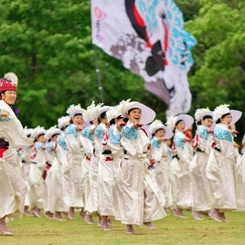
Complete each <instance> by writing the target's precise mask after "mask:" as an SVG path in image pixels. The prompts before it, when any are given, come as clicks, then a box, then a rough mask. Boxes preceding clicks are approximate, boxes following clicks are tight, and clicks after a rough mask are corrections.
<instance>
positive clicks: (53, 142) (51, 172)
mask: <svg viewBox="0 0 245 245" xmlns="http://www.w3.org/2000/svg"><path fill="white" fill-rule="evenodd" d="M60 134H61V130H60V129H58V128H57V127H56V126H54V127H51V128H49V129H48V130H47V131H46V133H45V138H46V139H47V141H48V142H47V144H46V154H47V161H48V163H49V165H48V167H47V169H46V171H47V175H46V178H45V183H46V190H47V191H46V205H45V209H44V213H45V215H46V217H47V218H50V219H52V218H54V214H56V219H59V220H62V216H61V214H60V212H62V211H65V210H64V207H63V206H62V207H61V208H60V207H57V200H62V195H60V194H61V191H62V188H60V186H61V174H59V173H61V172H60V169H61V167H60V163H59V161H58V159H57V155H56V152H57V147H58V144H57V138H58V137H59V135H60ZM53 164H54V166H53ZM57 170H58V176H57ZM62 204H63V203H62ZM56 209H61V210H56Z"/></svg>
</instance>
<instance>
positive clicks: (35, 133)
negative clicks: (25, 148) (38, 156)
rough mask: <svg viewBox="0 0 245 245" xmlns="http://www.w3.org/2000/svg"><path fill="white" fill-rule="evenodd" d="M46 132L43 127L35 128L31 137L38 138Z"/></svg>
mask: <svg viewBox="0 0 245 245" xmlns="http://www.w3.org/2000/svg"><path fill="white" fill-rule="evenodd" d="M45 133H46V130H45V129H44V127H40V126H37V127H36V128H34V129H33V131H32V134H31V137H32V138H34V139H36V138H38V136H39V135H42V134H45Z"/></svg>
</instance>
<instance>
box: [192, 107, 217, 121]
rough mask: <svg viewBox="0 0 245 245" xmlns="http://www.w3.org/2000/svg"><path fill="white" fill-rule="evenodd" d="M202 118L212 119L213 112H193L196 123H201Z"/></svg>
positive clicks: (207, 110)
mask: <svg viewBox="0 0 245 245" xmlns="http://www.w3.org/2000/svg"><path fill="white" fill-rule="evenodd" d="M204 116H211V117H213V112H212V111H210V109H209V108H200V109H197V110H196V112H195V120H196V122H199V121H201V120H202V119H203V117H204Z"/></svg>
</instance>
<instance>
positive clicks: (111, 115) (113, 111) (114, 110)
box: [106, 106, 122, 122]
mask: <svg viewBox="0 0 245 245" xmlns="http://www.w3.org/2000/svg"><path fill="white" fill-rule="evenodd" d="M120 115H122V113H121V112H120V110H119V109H118V106H111V107H110V109H109V110H108V111H107V112H106V116H107V120H108V122H110V121H111V120H112V119H115V118H117V117H119V116H120Z"/></svg>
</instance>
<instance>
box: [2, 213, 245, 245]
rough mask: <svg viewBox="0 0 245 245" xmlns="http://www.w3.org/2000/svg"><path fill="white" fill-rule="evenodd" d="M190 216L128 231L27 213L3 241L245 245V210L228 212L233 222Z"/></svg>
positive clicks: (21, 244) (14, 244) (25, 244)
mask: <svg viewBox="0 0 245 245" xmlns="http://www.w3.org/2000/svg"><path fill="white" fill-rule="evenodd" d="M185 214H186V215H187V216H188V219H179V218H176V217H174V216H173V214H172V213H171V214H170V216H168V217H166V218H165V219H163V220H159V221H156V222H154V224H155V225H156V227H157V229H156V230H150V229H149V228H147V227H146V226H143V227H135V232H136V234H135V235H127V234H126V232H125V226H124V225H122V224H120V222H118V221H113V230H112V231H102V230H101V229H100V227H99V226H98V225H97V219H96V218H95V219H94V221H95V224H93V225H88V224H87V223H85V222H84V221H83V219H82V218H81V217H80V216H79V215H78V214H77V215H76V220H67V221H63V222H62V221H56V220H49V219H47V218H45V217H43V218H35V217H26V216H23V218H22V219H15V220H14V221H12V222H10V223H8V227H9V229H10V230H11V231H12V232H14V234H15V235H14V236H13V237H4V236H1V237H0V245H10V244H11V245H78V244H79V245H97V244H101V245H112V244H118V245H122V244H125V245H136V244H140V245H144V244H152V245H154V244H164V245H189V244H197V245H204V244H205V245H213V244H217V245H228V244H229V245H233V244H234V245H236V244H238V245H242V244H244V245H245V212H233V213H228V214H227V218H228V219H229V221H230V222H228V223H219V222H216V221H213V220H207V219H204V220H201V221H196V220H194V219H193V218H192V216H191V213H189V212H185Z"/></svg>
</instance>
